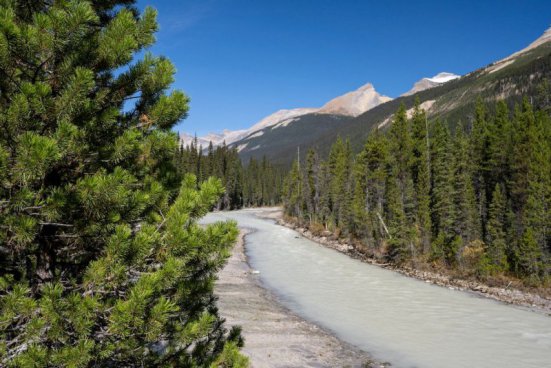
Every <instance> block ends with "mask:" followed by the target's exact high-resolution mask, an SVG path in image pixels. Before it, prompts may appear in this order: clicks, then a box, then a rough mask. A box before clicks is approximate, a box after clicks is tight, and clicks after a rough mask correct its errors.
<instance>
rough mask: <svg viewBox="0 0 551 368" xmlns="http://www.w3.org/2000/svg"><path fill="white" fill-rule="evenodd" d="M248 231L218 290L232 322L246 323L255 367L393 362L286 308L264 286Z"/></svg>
mask: <svg viewBox="0 0 551 368" xmlns="http://www.w3.org/2000/svg"><path fill="white" fill-rule="evenodd" d="M270 212H272V211H270ZM245 236H246V232H244V231H242V232H241V233H240V235H239V240H238V242H237V244H236V245H235V247H234V248H233V251H232V255H231V257H230V259H229V260H228V263H227V265H226V267H225V268H224V269H223V270H222V271H221V272H220V273H219V275H218V276H219V279H218V282H217V283H216V287H215V293H216V295H217V296H218V298H219V300H218V308H219V310H220V314H221V316H222V317H224V318H225V319H226V324H227V326H228V327H229V326H234V325H239V326H241V327H242V335H243V336H244V338H245V347H244V348H243V353H244V354H245V355H247V356H249V358H250V360H251V366H252V367H255V368H264V367H318V368H324V367H327V368H329V367H358V368H360V367H362V368H364V367H365V368H368V367H385V366H387V365H385V364H382V363H379V362H377V361H375V360H373V359H372V358H371V357H370V356H369V355H368V354H367V353H365V352H363V351H362V350H360V349H358V348H356V347H354V346H352V345H350V344H347V343H344V342H342V341H340V340H339V339H337V338H336V337H335V336H333V335H332V334H330V333H329V332H327V331H325V330H323V329H321V328H319V327H318V326H316V325H315V324H313V323H310V322H308V321H305V320H304V319H302V318H300V317H299V316H297V315H296V314H294V313H293V312H291V311H290V310H288V309H287V308H285V307H283V306H282V305H281V304H280V303H279V302H278V300H277V297H276V296H275V295H273V294H272V293H271V292H270V291H268V290H266V289H265V288H263V287H262V285H261V282H260V280H259V275H258V274H257V273H256V272H255V270H253V269H251V268H250V266H249V264H248V262H247V256H246V254H245V249H244V237H245Z"/></svg>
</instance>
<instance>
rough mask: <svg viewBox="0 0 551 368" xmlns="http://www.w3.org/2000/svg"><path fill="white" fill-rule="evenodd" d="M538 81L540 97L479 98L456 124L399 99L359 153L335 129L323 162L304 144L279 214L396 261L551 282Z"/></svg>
mask: <svg viewBox="0 0 551 368" xmlns="http://www.w3.org/2000/svg"><path fill="white" fill-rule="evenodd" d="M540 88H541V92H542V94H541V99H540V100H539V101H537V102H536V101H534V103H530V101H529V100H528V99H524V101H523V102H522V103H521V104H517V105H516V106H515V108H514V109H513V110H512V111H511V110H510V109H509V108H508V105H507V104H506V103H505V102H504V101H500V102H498V103H497V104H496V105H495V106H492V107H491V109H490V108H488V107H487V106H486V105H485V104H484V102H483V101H482V100H479V101H478V103H477V104H476V108H475V109H474V111H472V116H473V117H474V118H473V119H472V120H470V119H469V118H468V116H465V117H464V119H462V120H461V121H458V122H457V123H456V124H454V126H455V129H454V130H453V131H451V130H450V129H449V125H448V124H446V123H444V122H443V121H441V120H436V121H434V122H430V121H429V120H428V119H427V116H426V114H425V112H424V111H423V110H422V109H421V108H420V107H419V103H417V106H416V107H415V110H414V112H413V114H412V116H411V118H408V117H407V115H406V108H405V107H404V105H402V106H400V108H399V109H398V111H397V112H396V113H395V115H394V118H393V121H392V124H391V126H390V128H389V129H388V131H380V130H375V131H373V132H372V133H371V134H370V135H369V137H368V139H367V141H366V142H365V144H364V146H363V149H362V150H361V152H360V153H359V154H357V155H355V154H354V153H353V149H352V146H351V143H350V141H348V140H343V139H341V138H338V139H337V140H336V142H335V143H334V144H333V145H332V147H331V150H330V153H329V156H328V158H327V159H326V160H323V159H321V158H320V155H319V154H318V152H316V151H315V150H313V149H311V150H310V151H309V152H308V155H307V157H306V159H305V160H304V161H303V162H302V163H299V162H298V161H295V163H294V164H293V166H292V169H291V171H290V173H289V174H288V176H287V178H286V183H285V189H284V202H285V212H286V213H287V215H289V216H292V217H295V218H296V219H298V221H299V222H300V223H302V224H305V225H306V226H308V227H309V228H310V229H311V230H312V231H313V232H317V233H322V232H324V231H326V230H328V231H330V232H332V233H334V234H336V235H337V236H339V237H342V238H347V239H351V240H353V241H354V242H356V245H357V247H358V249H360V250H362V251H364V252H365V253H366V254H368V255H370V256H375V257H379V258H381V259H384V260H386V261H391V262H394V263H396V264H410V265H414V266H415V265H417V266H418V265H421V264H425V265H432V266H435V267H445V268H449V269H454V270H457V271H459V272H462V273H465V274H469V275H474V276H477V277H482V278H488V277H493V278H495V277H503V276H514V277H518V278H522V279H523V280H524V281H525V282H527V283H528V284H531V285H542V284H548V283H549V277H550V273H551V231H550V230H549V229H551V166H550V165H551V118H550V114H549V112H550V109H549V107H550V105H549V94H548V91H549V84H542V85H541V86H540ZM490 110H491V111H492V112H491V113H490V112H489V111H490Z"/></svg>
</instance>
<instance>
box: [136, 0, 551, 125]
mask: <svg viewBox="0 0 551 368" xmlns="http://www.w3.org/2000/svg"><path fill="white" fill-rule="evenodd" d="M138 4H139V6H140V7H144V6H146V5H151V6H153V7H155V8H157V9H158V11H159V18H158V20H159V23H160V27H161V30H160V32H159V33H158V34H157V41H158V42H157V44H156V45H155V46H154V47H153V49H152V51H153V52H154V53H155V54H162V55H165V56H167V57H169V58H170V59H171V60H172V62H173V63H174V64H175V65H176V68H177V69H178V74H177V76H176V83H175V87H176V88H179V89H182V90H184V91H185V92H186V93H187V94H188V95H189V96H190V97H191V110H190V116H189V118H188V119H186V120H184V121H183V122H182V123H181V124H180V125H179V126H178V127H177V130H179V131H186V132H189V133H197V134H198V135H203V134H205V133H207V132H210V131H221V130H222V129H232V130H233V129H241V128H247V127H250V126H251V125H252V124H254V123H256V122H257V121H258V120H260V119H261V118H263V117H265V116H267V115H269V114H271V113H272V112H275V111H277V110H279V109H283V108H295V107H319V106H321V105H323V104H324V103H325V102H327V101H328V100H330V99H332V98H333V97H336V96H338V95H340V94H343V93H345V92H348V91H352V90H355V89H356V88H358V87H360V86H362V85H363V84H365V83H367V82H371V83H373V85H374V86H375V88H376V90H377V91H379V92H380V93H383V94H385V95H388V96H391V97H396V96H398V95H400V94H402V93H404V92H405V91H407V90H409V89H410V88H411V86H412V84H413V83H414V82H415V81H417V80H419V79H421V78H422V77H431V76H433V75H435V74H437V73H438V72H441V71H447V72H453V73H456V74H465V73H468V72H470V71H472V70H474V69H477V68H479V67H482V66H485V65H487V64H489V63H491V62H493V61H495V60H498V59H500V58H502V57H505V56H507V55H509V54H511V53H513V52H514V51H518V50H520V49H522V48H523V47H525V46H527V45H528V44H529V43H530V42H532V41H533V40H535V39H536V38H538V37H539V36H540V35H541V34H542V33H543V32H544V31H545V30H546V29H547V28H548V27H549V26H551V0H488V1H483V0H478V1H461V0H455V1H452V0H439V1H437V0H400V1H390V0H388V1H387V0H378V1H371V0H363V1H362V0H356V1H351V0H350V1H346V0H332V1H329V0H278V1H269V0H180V1H176V0H139V2H138Z"/></svg>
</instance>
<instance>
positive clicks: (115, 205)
mask: <svg viewBox="0 0 551 368" xmlns="http://www.w3.org/2000/svg"><path fill="white" fill-rule="evenodd" d="M133 3H134V1H130V0H121V1H93V2H92V1H79V0H73V1H34V2H31V1H2V2H0V74H1V75H2V77H1V78H0V124H1V125H2V129H1V131H0V167H1V170H0V180H1V182H2V185H1V187H0V244H2V247H1V249H2V261H1V262H2V263H1V265H2V267H1V268H0V298H1V299H0V327H1V328H0V365H2V366H23V367H27V366H70V367H87V366H96V367H97V366H125V367H143V366H151V367H153V366H182V367H192V366H193V367H196V366H208V365H210V364H211V363H215V362H216V361H221V360H223V359H227V357H230V356H231V357H234V358H235V359H233V362H234V363H235V364H234V365H235V366H245V365H246V359H242V358H239V357H240V355H239V353H238V351H237V345H236V343H235V342H234V341H229V340H228V338H227V335H226V334H225V329H224V325H223V321H222V319H221V318H220V317H219V316H218V314H217V311H216V306H215V303H214V301H215V298H214V296H213V284H214V280H215V276H216V272H217V271H218V270H219V269H220V268H221V267H222V266H223V264H224V262H225V260H226V258H227V256H228V254H229V249H230V247H231V245H232V243H233V242H234V240H235V238H236V236H237V229H236V227H235V225H234V224H232V223H219V224H216V225H212V226H207V227H205V228H203V227H200V226H198V225H197V224H196V221H197V219H199V218H200V217H201V216H203V215H204V214H205V213H206V212H207V211H208V210H209V209H210V208H211V207H212V206H213V205H214V204H215V203H216V201H217V200H218V198H219V196H220V195H221V194H222V192H223V188H222V185H221V183H220V182H219V181H218V180H215V179H210V180H208V181H206V182H205V183H203V184H201V185H200V186H199V188H197V184H196V178H195V177H194V176H192V175H187V176H185V178H184V180H183V182H182V177H181V176H180V175H178V173H177V170H176V167H175V166H174V164H173V162H174V161H173V158H174V156H175V154H176V151H177V149H178V143H177V137H176V134H174V133H172V132H171V131H170V129H171V128H172V127H173V126H174V125H175V124H176V123H177V122H178V121H179V120H181V119H182V118H184V117H185V116H186V115H187V111H188V98H187V97H186V96H185V94H183V93H182V92H181V91H178V90H174V91H172V92H169V91H170V85H171V84H172V82H173V79H174V73H175V69H174V66H173V65H172V64H171V63H170V62H169V61H168V60H167V59H165V58H162V57H155V56H153V55H152V54H150V53H144V51H145V50H146V48H147V47H149V46H151V45H152V44H153V42H154V33H155V31H156V30H157V22H156V12H155V11H154V10H153V9H151V8H146V9H145V10H144V12H143V13H142V14H140V13H139V12H138V11H137V9H136V8H134V7H133ZM140 55H143V57H140ZM131 63H132V64H131ZM129 101H133V102H134V104H131V105H129ZM231 336H236V334H235V333H234V334H231ZM227 366H228V365H227Z"/></svg>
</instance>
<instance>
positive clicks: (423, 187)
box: [411, 99, 431, 253]
mask: <svg viewBox="0 0 551 368" xmlns="http://www.w3.org/2000/svg"><path fill="white" fill-rule="evenodd" d="M411 124H412V139H413V163H412V177H413V183H414V185H415V202H416V221H417V226H418V227H419V232H420V241H421V244H420V246H421V247H420V248H421V250H422V252H423V253H428V251H429V246H430V241H431V218H430V143H429V142H430V141H429V132H428V122H427V117H426V114H425V111H424V110H422V109H421V108H420V106H419V99H417V100H416V102H415V109H414V111H413V116H412V123H411Z"/></svg>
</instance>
